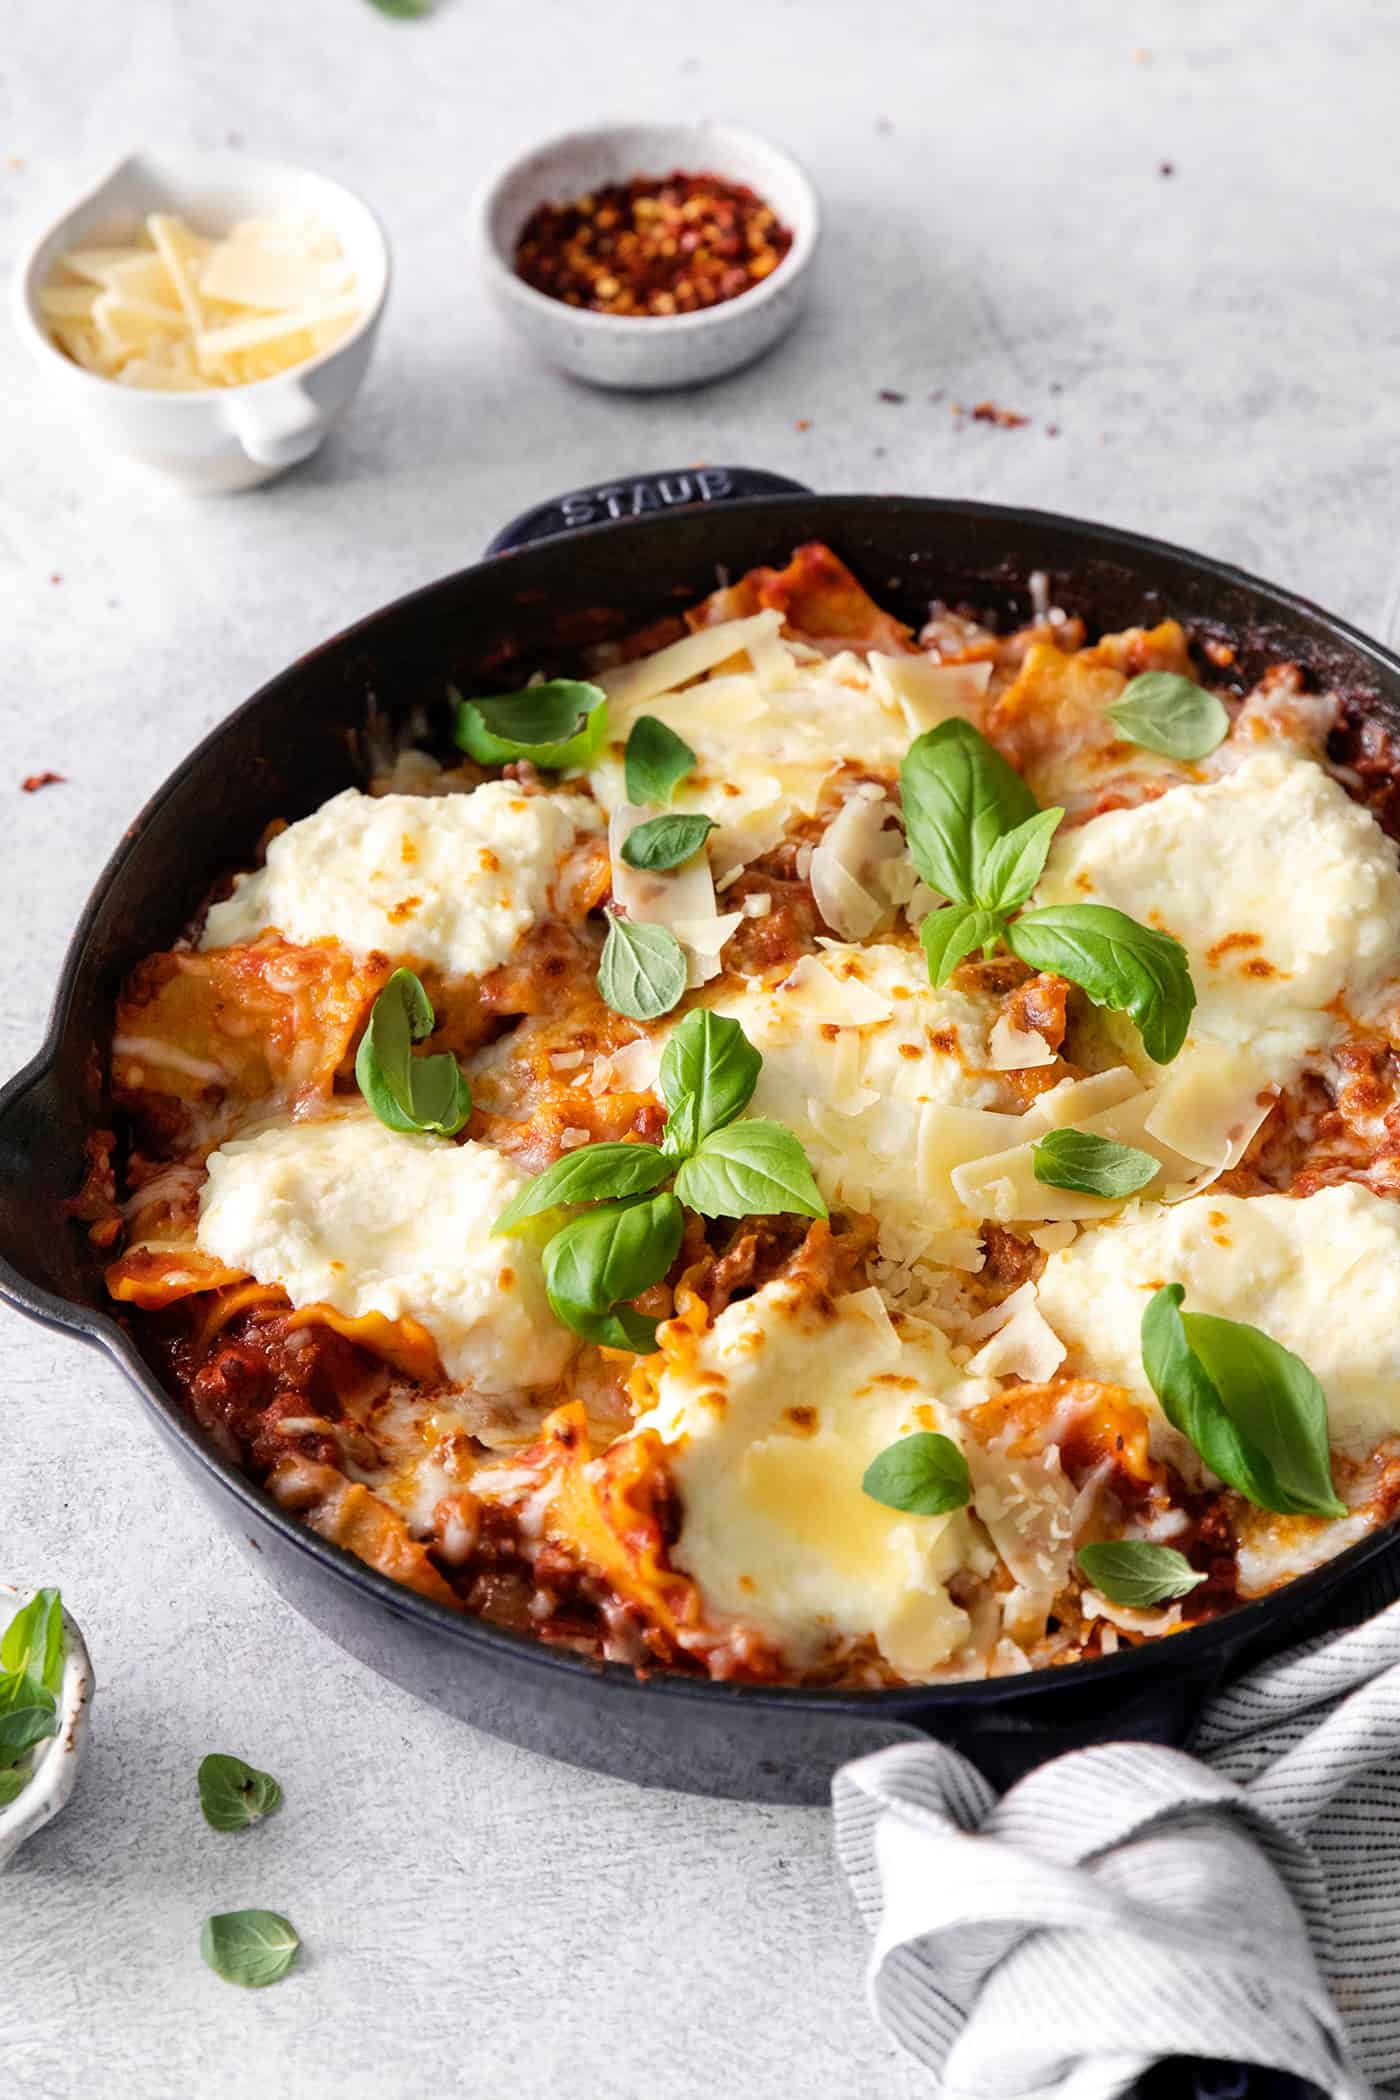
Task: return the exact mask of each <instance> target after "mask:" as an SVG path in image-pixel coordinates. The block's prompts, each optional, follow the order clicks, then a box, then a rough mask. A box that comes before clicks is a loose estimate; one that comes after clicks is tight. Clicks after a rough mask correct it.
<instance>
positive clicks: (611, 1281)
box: [544, 1189, 685, 1326]
mask: <svg viewBox="0 0 1400 2100" xmlns="http://www.w3.org/2000/svg"><path fill="white" fill-rule="evenodd" d="M684 1229H685V1219H684V1217H683V1216H682V1213H681V1207H680V1204H679V1203H678V1202H677V1201H676V1198H675V1197H674V1196H673V1195H672V1193H671V1191H670V1190H669V1189H666V1190H663V1191H662V1193H661V1194H660V1195H658V1196H641V1197H639V1198H637V1199H636V1201H634V1202H632V1203H612V1204H607V1205H604V1206H603V1207H602V1208H600V1209H598V1210H588V1211H584V1212H583V1213H582V1214H581V1215H580V1216H579V1217H577V1218H571V1219H570V1220H569V1223H568V1224H567V1225H563V1226H561V1227H560V1229H559V1231H558V1232H556V1233H555V1235H554V1237H553V1239H552V1240H550V1242H549V1243H548V1245H547V1246H546V1248H545V1250H544V1281H545V1290H546V1292H547V1294H548V1297H549V1302H550V1304H551V1305H552V1306H553V1308H554V1311H555V1312H556V1313H557V1315H558V1316H559V1318H560V1319H561V1320H563V1321H564V1323H565V1324H566V1325H567V1326H572V1325H573V1317H572V1316H573V1315H574V1314H576V1313H586V1314H591V1315H596V1314H599V1313H609V1312H611V1311H612V1310H613V1308H614V1306H616V1305H618V1304H619V1303H621V1301H622V1300H623V1299H626V1298H635V1297H636V1296H637V1294H638V1292H639V1291H644V1290H646V1289H647V1288H648V1286H649V1285H651V1284H653V1283H659V1282H660V1281H661V1279H662V1277H663V1276H664V1275H665V1274H666V1271H667V1270H668V1269H669V1268H670V1266H671V1264H672V1262H673V1261H674V1260H675V1258H676V1255H677V1254H678V1253H679V1251H680V1244H681V1234H682V1232H683V1231H684Z"/></svg>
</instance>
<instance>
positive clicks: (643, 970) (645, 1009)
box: [598, 912, 686, 1021]
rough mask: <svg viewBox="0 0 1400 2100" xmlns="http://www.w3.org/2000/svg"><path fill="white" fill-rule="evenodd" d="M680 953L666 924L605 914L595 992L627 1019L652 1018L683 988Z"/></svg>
mask: <svg viewBox="0 0 1400 2100" xmlns="http://www.w3.org/2000/svg"><path fill="white" fill-rule="evenodd" d="M685 977H686V970H685V955H684V953H683V952H682V949H681V944H680V942H679V941H678V940H677V939H676V936H675V935H674V934H673V933H672V932H671V929H670V928H669V926H652V925H649V924H648V923H647V922H646V920H644V919H620V918H618V916H617V914H616V913H615V912H610V913H609V914H608V937H607V939H606V940H605V941H604V943H603V959H602V962H601V963H600V964H599V966H598V991H599V995H600V997H601V998H602V1000H603V1003H604V1005H605V1006H610V1007H611V1008H612V1010H613V1012H614V1013H615V1014H626V1016H627V1018H628V1020H629V1021H655V1020H657V1019H658V1018H659V1017H660V1015H662V1014H668V1013H669V1012H670V1011H671V1008H672V1007H673V1006H675V1005H677V1004H678V1002H679V1001H680V999H681V996H682V994H683V993H684V991H685Z"/></svg>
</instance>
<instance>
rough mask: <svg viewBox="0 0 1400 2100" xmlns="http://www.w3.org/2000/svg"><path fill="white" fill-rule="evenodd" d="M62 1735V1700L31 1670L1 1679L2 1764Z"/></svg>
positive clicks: (0, 1729)
mask: <svg viewBox="0 0 1400 2100" xmlns="http://www.w3.org/2000/svg"><path fill="white" fill-rule="evenodd" d="M57 1734H58V1701H57V1700H56V1699H55V1697H54V1695H53V1693H52V1692H50V1691H48V1690H47V1689H46V1688H45V1687H44V1686H43V1685H42V1684H41V1683H40V1682H39V1679H38V1678H37V1677H35V1676H34V1675H33V1674H32V1672H30V1671H28V1670H23V1671H16V1672H15V1673H14V1674H13V1675H12V1676H9V1677H6V1678H4V1679H0V1765H13V1764H17V1763H18V1762H19V1760H20V1758H22V1757H23V1756H24V1754H25V1752H26V1751H27V1750H32V1749H33V1748H34V1745H35V1744H36V1743H42V1742H43V1741H44V1740H45V1738H46V1737H47V1736H51V1735H57Z"/></svg>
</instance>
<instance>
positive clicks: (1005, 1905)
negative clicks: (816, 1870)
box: [833, 1604, 1400, 2100]
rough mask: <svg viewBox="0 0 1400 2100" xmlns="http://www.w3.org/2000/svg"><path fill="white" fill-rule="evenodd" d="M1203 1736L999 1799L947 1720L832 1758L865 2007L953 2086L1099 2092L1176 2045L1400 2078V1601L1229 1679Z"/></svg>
mask: <svg viewBox="0 0 1400 2100" xmlns="http://www.w3.org/2000/svg"><path fill="white" fill-rule="evenodd" d="M1164 1662H1165V1663H1166V1666H1167V1667H1170V1663H1169V1660H1168V1659H1167V1658H1164ZM1192 1750H1193V1754H1192V1755H1189V1756H1188V1755H1187V1754H1186V1753H1185V1752H1184V1751H1180V1750H1165V1749H1161V1748H1159V1747H1157V1746H1156V1745H1155V1744H1150V1743H1110V1744H1106V1745H1104V1746H1103V1747H1101V1748H1098V1749H1093V1750H1076V1751H1072V1752H1070V1753H1069V1754H1068V1755H1066V1756H1064V1757H1059V1758H1056V1759H1055V1760H1054V1761H1053V1762H1052V1763H1050V1764H1047V1765H1043V1766H1041V1767H1040V1769H1039V1770H1038V1771H1035V1772H1032V1773H1031V1774H1030V1775H1029V1777H1027V1778H1025V1779H1023V1780H1021V1781H1019V1782H1018V1784H1017V1785H1015V1786H1014V1787H1012V1788H1011V1789H1010V1790H1009V1791H1008V1792H1007V1793H1006V1794H1004V1795H1003V1796H1002V1797H1001V1798H1000V1799H998V1797H997V1795H996V1793H995V1792H994V1790H993V1789H992V1788H991V1787H990V1786H989V1785H988V1784H987V1782H986V1781H985V1780H984V1779H983V1778H982V1777H981V1775H980V1774H979V1773H978V1772H977V1771H975V1770H974V1768H973V1767H972V1766H971V1765H970V1764H969V1763H968V1762H967V1760H966V1759H965V1758H963V1757H961V1756H960V1755H959V1754H958V1753H957V1752H956V1751H954V1750H949V1749H947V1748H945V1747H944V1746H943V1745H941V1744H938V1743H912V1744H907V1745H903V1744H902V1745H899V1746H897V1747H896V1748H894V1749H890V1750H881V1751H877V1752H876V1753H875V1755H874V1756H872V1757H864V1758H861V1759H859V1760H858V1761H857V1762H855V1763H853V1764H849V1765H846V1766H845V1767H844V1768H843V1769H842V1770H841V1771H840V1772H838V1773H837V1775H836V1779H835V1781H834V1784H833V1796H834V1801H835V1808H836V1844H837V1850H838V1853H839V1855H840V1858H841V1863H842V1865H843V1866H844V1868H845V1870H846V1873H847V1875H848V1877H849V1879H850V1883H851V1887H852V1890H853V1891H854V1894H855V1898H856V1902H857V1903H858V1905H859V1906H860V1909H861V1912H862V1913H863V1915H864V1917H865V1920H866V1923H867V1924H868V1925H869V1926H870V1928H871V1930H872V1932H873V1933H874V1935H875V1943H874V1948H873V1950H872V1953H871V1958H870V1969H869V1978H868V1987H869V1996H870V2004H871V2009H872V2011H873V2012H874V2015H875V2017H876V2019H877V2020H878V2021H879V2022H880V2024H881V2025H882V2026H884V2027H885V2028H887V2029H888V2031H889V2032H890V2033H891V2034H892V2035H893V2036H894V2037H895V2039H896V2040H897V2041H898V2042H900V2043H901V2044H902V2045H903V2047H904V2048H905V2049H907V2050H909V2051H910V2053H911V2054H912V2055H914V2056H916V2057H917V2058H918V2059H919V2061H920V2062H921V2063H923V2064H925V2065H927V2066H928V2068H929V2069H930V2070H931V2071H932V2072H933V2073H934V2074H935V2078H936V2081H937V2083H936V2090H937V2091H938V2093H939V2094H940V2095H941V2096H942V2100H1039V2096H1042V2095H1044V2096H1047V2100H1049V2096H1054V2100H1108V2096H1110V2095H1114V2094H1119V2093H1122V2092H1125V2091H1126V2089H1127V2088H1128V2087H1129V2086H1130V2085H1131V2084H1132V2083H1133V2081H1134V2080H1135V2079H1137V2078H1139V2077H1140V2076H1142V2074H1143V2073H1144V2072H1146V2071H1147V2070H1149V2069H1150V2068H1151V2067H1152V2066H1153V2065H1154V2064H1156V2063H1158V2062H1160V2061H1161V2060H1162V2059H1163V2058H1164V2057H1171V2056H1194V2057H1208V2058H1216V2059H1227V2060H1232V2061H1235V2062H1243V2063H1248V2064H1259V2065H1267V2066H1271V2067H1273V2068H1276V2069H1279V2070H1286V2071H1289V2072H1291V2073H1293V2074H1294V2075H1296V2076H1297V2077H1300V2078H1305V2079H1308V2080H1310V2081H1311V2082H1312V2083H1313V2084H1314V2085H1316V2086H1319V2087H1321V2088H1322V2090H1323V2091H1324V2092H1326V2093H1329V2094H1332V2095H1335V2096H1336V2100H1363V2096H1364V2095H1366V2094H1368V2093H1370V2092H1371V2091H1372V2090H1373V2088H1375V2087H1381V2088H1389V2087H1391V2086H1392V2085H1393V2086H1394V2088H1395V2089H1396V2090H1397V2091H1400V1604H1394V1605H1392V1606H1390V1608H1389V1609H1388V1610H1386V1611H1384V1612H1382V1613H1381V1614H1380V1615H1379V1616H1378V1617H1377V1618H1374V1619H1371V1620H1368V1621H1367V1622H1366V1624H1364V1625H1362V1626H1357V1627H1354V1628H1352V1629H1351V1630H1350V1631H1348V1632H1346V1633H1343V1634H1340V1635H1334V1636H1328V1637H1326V1638H1325V1639H1323V1640H1320V1641H1314V1642H1312V1643H1310V1644H1308V1645H1306V1646H1304V1647H1301V1648H1296V1649H1294V1650H1292V1651H1291V1652H1290V1653H1289V1654H1287V1655H1284V1656H1281V1657H1278V1658H1277V1659H1276V1660H1275V1661H1273V1662H1271V1663H1268V1664H1266V1665H1265V1666H1263V1667H1262V1668H1260V1669H1259V1670H1256V1671H1255V1672H1254V1673H1253V1674H1252V1675H1250V1676H1248V1677H1245V1678H1243V1679H1241V1680H1240V1682H1239V1683H1238V1684H1235V1685H1232V1686H1231V1687H1230V1689H1229V1690H1228V1691H1226V1692H1223V1693H1221V1694H1220V1695H1219V1696H1218V1697H1217V1698H1216V1699H1214V1700H1213V1701H1212V1702H1211V1704H1210V1705H1209V1706H1208V1707H1207V1709H1206V1711H1205V1713H1204V1715H1203V1717H1202V1719H1201V1721H1200V1723H1199V1725H1198V1727H1197V1730H1196V1734H1195V1737H1194V1740H1193V1744H1192Z"/></svg>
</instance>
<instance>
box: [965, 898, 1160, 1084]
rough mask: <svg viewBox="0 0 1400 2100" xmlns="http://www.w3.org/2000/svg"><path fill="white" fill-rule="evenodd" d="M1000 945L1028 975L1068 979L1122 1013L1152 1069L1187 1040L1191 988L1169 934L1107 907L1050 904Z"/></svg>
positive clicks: (1014, 927) (1019, 922) (1010, 930)
mask: <svg viewBox="0 0 1400 2100" xmlns="http://www.w3.org/2000/svg"><path fill="white" fill-rule="evenodd" d="M1006 944H1007V946H1008V947H1009V948H1010V950H1011V952H1012V954H1013V955H1018V956H1019V957H1020V959H1021V961H1022V962H1023V963H1029V965H1030V967H1031V968H1032V969H1033V970H1049V971H1053V972H1054V973H1055V975H1056V976H1058V977H1067V978H1068V979H1069V981H1070V983H1071V984H1077V985H1078V986H1079V988H1080V990H1081V991H1082V992H1085V993H1087V995H1088V997H1089V998H1090V999H1091V1000H1092V1001H1093V1003H1094V1005H1095V1006H1107V1007H1110V1008H1112V1010H1113V1011H1114V1012H1115V1013H1125V1014H1127V1015H1128V1016H1129V1017H1130V1018H1131V1019H1132V1020H1133V1021H1135V1022H1136V1023H1137V1028H1138V1033H1139V1034H1140V1035H1141V1037H1142V1047H1143V1049H1144V1050H1145V1051H1146V1052H1147V1054H1148V1056H1149V1057H1150V1058H1151V1059H1152V1061H1153V1063H1154V1064H1159V1065H1166V1064H1170V1063H1171V1061H1172V1059H1173V1058H1174V1057H1175V1056H1176V1054H1177V1051H1178V1050H1179V1049H1180V1048H1181V1046H1182V1044H1183V1043H1184V1042H1185V1040H1186V1030H1187V1026H1188V1024H1189V1022H1190V1019H1191V1015H1192V1013H1193V1011H1194V1010H1195V1005H1196V990H1195V986H1194V985H1193V984H1192V982H1191V972H1190V969H1189V967H1188V965H1187V961H1186V950H1185V949H1184V948H1183V947H1182V945H1181V943H1180V941H1178V940H1175V939H1173V937H1172V935H1171V934H1169V933H1158V932H1157V931H1156V930H1155V929H1154V928H1153V927H1151V926H1140V925H1139V924H1138V922H1137V920H1136V919H1130V918H1129V917H1128V915H1127V913H1126V912H1121V911H1115V910H1114V909H1113V908H1112V906H1110V905H1107V904H1050V905H1046V906H1045V907H1044V908H1043V909H1042V910H1039V911H1031V912H1027V913H1026V914H1025V915H1024V917H1022V918H1019V919H1013V920H1012V921H1011V923H1010V925H1009V926H1008V927H1007V929H1006Z"/></svg>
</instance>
